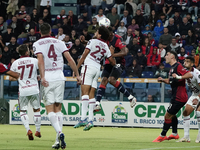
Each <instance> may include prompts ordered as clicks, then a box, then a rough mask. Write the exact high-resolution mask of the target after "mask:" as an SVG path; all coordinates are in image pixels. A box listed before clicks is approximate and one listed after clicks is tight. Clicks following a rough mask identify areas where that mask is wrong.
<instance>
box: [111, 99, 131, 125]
mask: <svg viewBox="0 0 200 150" xmlns="http://www.w3.org/2000/svg"><path fill="white" fill-rule="evenodd" d="M127 121H128V113H127V112H126V110H125V108H124V107H122V103H119V105H117V106H115V108H114V110H113V112H112V123H127Z"/></svg>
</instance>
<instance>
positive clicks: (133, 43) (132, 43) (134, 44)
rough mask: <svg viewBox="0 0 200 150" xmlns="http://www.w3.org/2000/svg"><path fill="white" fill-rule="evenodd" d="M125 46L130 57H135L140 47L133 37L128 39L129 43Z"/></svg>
mask: <svg viewBox="0 0 200 150" xmlns="http://www.w3.org/2000/svg"><path fill="white" fill-rule="evenodd" d="M127 48H128V50H129V54H130V55H131V56H132V57H135V56H136V55H137V52H138V49H141V47H140V45H138V44H137V38H133V39H132V41H130V43H129V44H128V45H127Z"/></svg>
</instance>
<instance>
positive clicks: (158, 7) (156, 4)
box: [152, 0, 164, 12]
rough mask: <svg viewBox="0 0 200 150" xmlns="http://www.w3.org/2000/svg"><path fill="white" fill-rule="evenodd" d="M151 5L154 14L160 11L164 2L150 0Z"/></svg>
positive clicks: (162, 0)
mask: <svg viewBox="0 0 200 150" xmlns="http://www.w3.org/2000/svg"><path fill="white" fill-rule="evenodd" d="M152 4H153V7H154V10H155V11H156V12H158V11H161V10H162V8H163V5H164V0H152Z"/></svg>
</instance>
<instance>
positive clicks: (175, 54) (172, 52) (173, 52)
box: [169, 51, 177, 59]
mask: <svg viewBox="0 0 200 150" xmlns="http://www.w3.org/2000/svg"><path fill="white" fill-rule="evenodd" d="M169 53H171V54H173V55H174V57H175V59H177V53H176V52H175V51H169Z"/></svg>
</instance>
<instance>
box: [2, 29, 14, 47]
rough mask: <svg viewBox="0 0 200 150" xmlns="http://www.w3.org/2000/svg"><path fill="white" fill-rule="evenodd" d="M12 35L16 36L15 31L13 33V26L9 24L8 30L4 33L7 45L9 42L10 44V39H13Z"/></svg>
mask: <svg viewBox="0 0 200 150" xmlns="http://www.w3.org/2000/svg"><path fill="white" fill-rule="evenodd" d="M12 36H14V35H13V33H12V28H11V26H8V27H7V32H5V33H3V34H2V38H3V43H5V44H6V46H7V45H8V44H10V40H11V37H12Z"/></svg>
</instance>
